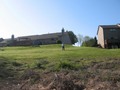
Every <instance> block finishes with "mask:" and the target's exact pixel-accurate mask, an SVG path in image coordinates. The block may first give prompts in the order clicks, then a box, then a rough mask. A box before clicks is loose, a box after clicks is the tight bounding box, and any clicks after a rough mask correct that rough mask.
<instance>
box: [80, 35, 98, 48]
mask: <svg viewBox="0 0 120 90" xmlns="http://www.w3.org/2000/svg"><path fill="white" fill-rule="evenodd" d="M82 46H86V47H96V46H97V38H96V37H94V38H91V37H89V36H85V37H84V41H83V43H82Z"/></svg>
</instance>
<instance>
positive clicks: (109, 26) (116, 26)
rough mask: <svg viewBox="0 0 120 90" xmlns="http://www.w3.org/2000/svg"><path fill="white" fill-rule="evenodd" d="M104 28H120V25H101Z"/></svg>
mask: <svg viewBox="0 0 120 90" xmlns="http://www.w3.org/2000/svg"><path fill="white" fill-rule="evenodd" d="M99 27H102V28H120V26H119V25H99Z"/></svg>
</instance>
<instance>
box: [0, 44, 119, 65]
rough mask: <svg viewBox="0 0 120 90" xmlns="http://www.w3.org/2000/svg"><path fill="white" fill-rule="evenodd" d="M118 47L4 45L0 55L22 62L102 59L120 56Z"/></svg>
mask: <svg viewBox="0 0 120 90" xmlns="http://www.w3.org/2000/svg"><path fill="white" fill-rule="evenodd" d="M119 53H120V50H119V49H99V48H90V47H72V46H69V45H67V46H66V50H65V51H62V50H61V46H60V45H44V46H41V47H5V48H4V51H0V57H4V58H6V59H8V60H16V61H19V62H22V63H30V64H31V63H33V62H34V61H35V60H43V59H44V60H48V61H49V62H59V61H61V60H62V61H63V60H64V61H66V60H67V61H73V62H74V61H81V60H83V59H85V60H86V61H87V62H89V61H99V60H100V61H103V60H105V58H120V54H119Z"/></svg>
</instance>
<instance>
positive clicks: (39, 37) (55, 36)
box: [18, 32, 66, 40]
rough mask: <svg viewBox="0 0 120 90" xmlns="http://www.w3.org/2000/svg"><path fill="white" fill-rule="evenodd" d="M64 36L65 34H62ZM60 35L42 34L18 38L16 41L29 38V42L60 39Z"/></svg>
mask: <svg viewBox="0 0 120 90" xmlns="http://www.w3.org/2000/svg"><path fill="white" fill-rule="evenodd" d="M64 34H66V32H65V33H64ZM61 36H62V33H61V32H59V33H48V34H42V35H30V36H21V37H18V39H22V38H23V39H24V38H29V39H31V40H36V39H49V38H57V37H61Z"/></svg>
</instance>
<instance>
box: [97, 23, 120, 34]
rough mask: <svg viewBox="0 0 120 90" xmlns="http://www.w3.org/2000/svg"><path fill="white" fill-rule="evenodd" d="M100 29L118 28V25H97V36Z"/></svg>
mask: <svg viewBox="0 0 120 90" xmlns="http://www.w3.org/2000/svg"><path fill="white" fill-rule="evenodd" d="M100 27H102V28H103V29H104V28H108V29H109V28H120V24H117V25H99V26H98V30H97V35H98V31H99V28H100Z"/></svg>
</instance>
